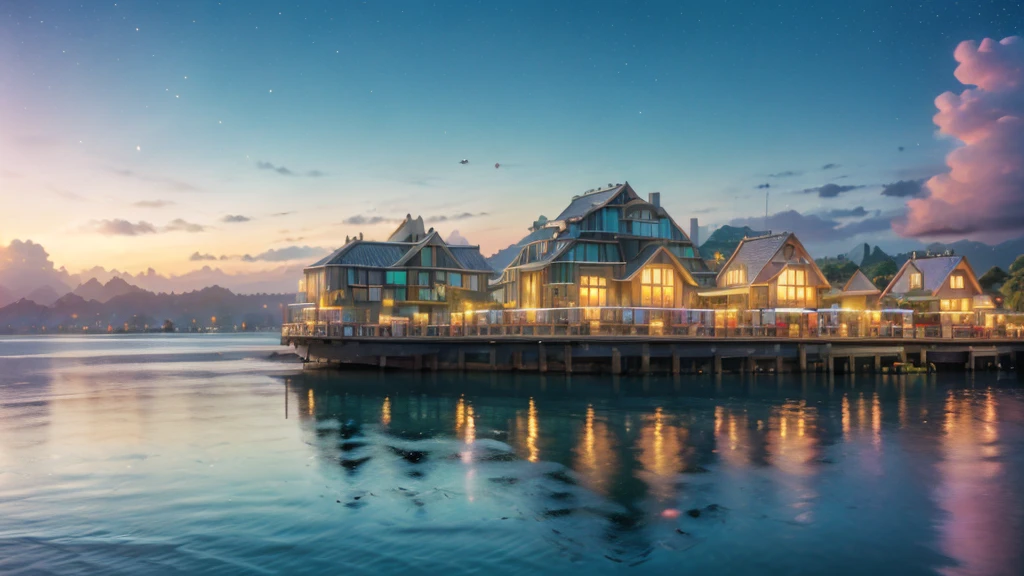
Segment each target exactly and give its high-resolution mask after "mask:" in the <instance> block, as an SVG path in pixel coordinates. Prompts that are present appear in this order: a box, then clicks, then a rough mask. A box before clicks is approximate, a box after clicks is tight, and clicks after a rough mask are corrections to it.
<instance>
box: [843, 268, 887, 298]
mask: <svg viewBox="0 0 1024 576" xmlns="http://www.w3.org/2000/svg"><path fill="white" fill-rule="evenodd" d="M881 293H882V291H881V290H879V289H878V287H877V286H875V284H874V283H873V282H872V281H871V280H870V279H869V278H868V277H867V275H865V274H864V272H861V270H860V269H857V271H856V272H854V273H853V276H851V277H850V279H849V280H847V281H846V285H844V286H843V290H842V294H843V295H844V296H874V295H876V294H881Z"/></svg>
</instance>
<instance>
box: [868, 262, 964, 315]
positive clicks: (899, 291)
mask: <svg viewBox="0 0 1024 576" xmlns="http://www.w3.org/2000/svg"><path fill="white" fill-rule="evenodd" d="M982 293H983V291H982V289H981V286H980V285H979V284H978V279H977V277H976V276H975V274H974V270H973V269H972V268H971V265H970V263H968V262H967V258H965V257H964V256H956V255H950V254H944V255H941V256H930V255H929V256H925V257H920V258H919V257H917V255H916V254H914V255H913V256H912V257H911V258H910V260H907V261H906V262H905V263H904V264H903V267H902V268H900V270H899V272H897V273H896V276H894V277H893V279H892V281H891V282H890V283H889V285H888V286H886V288H885V290H883V291H882V296H881V297H882V299H888V300H889V301H896V302H898V303H902V304H907V305H910V306H913V307H914V308H916V309H918V310H920V311H922V312H971V311H973V310H974V309H975V304H976V299H977V298H978V297H981V296H982Z"/></svg>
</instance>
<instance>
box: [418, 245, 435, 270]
mask: <svg viewBox="0 0 1024 576" xmlns="http://www.w3.org/2000/svg"><path fill="white" fill-rule="evenodd" d="M433 265H434V248H433V247H431V246H426V247H424V248H423V249H422V250H420V266H433Z"/></svg>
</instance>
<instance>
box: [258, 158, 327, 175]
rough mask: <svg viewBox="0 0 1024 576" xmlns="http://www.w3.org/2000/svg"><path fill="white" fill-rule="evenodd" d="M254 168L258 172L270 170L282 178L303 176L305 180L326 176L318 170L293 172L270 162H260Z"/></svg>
mask: <svg viewBox="0 0 1024 576" xmlns="http://www.w3.org/2000/svg"><path fill="white" fill-rule="evenodd" d="M256 168H258V169H260V170H271V171H273V172H277V173H278V174H280V175H282V176H305V177H307V178H320V177H321V176H326V174H324V173H323V172H322V171H320V170H307V171H306V172H295V171H293V170H290V169H288V168H285V167H284V166H275V165H274V164H272V163H270V162H264V161H262V160H260V161H259V162H257V163H256Z"/></svg>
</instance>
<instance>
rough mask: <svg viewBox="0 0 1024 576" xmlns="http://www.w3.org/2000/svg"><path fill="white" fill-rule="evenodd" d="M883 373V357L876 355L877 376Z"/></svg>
mask: <svg viewBox="0 0 1024 576" xmlns="http://www.w3.org/2000/svg"><path fill="white" fill-rule="evenodd" d="M881 372H882V357H881V356H880V355H878V354H875V374H880V373H881Z"/></svg>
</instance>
